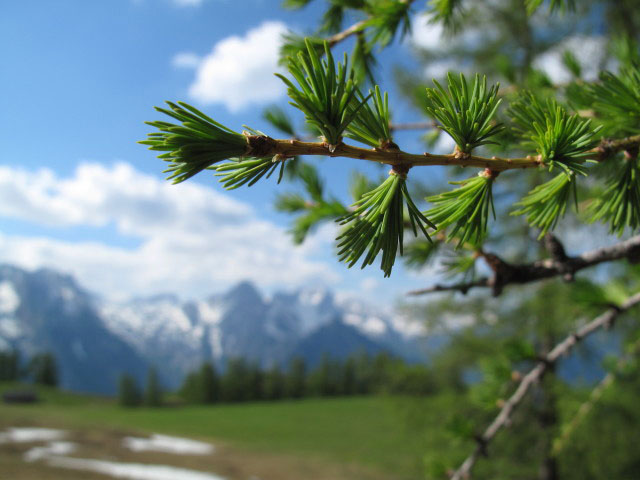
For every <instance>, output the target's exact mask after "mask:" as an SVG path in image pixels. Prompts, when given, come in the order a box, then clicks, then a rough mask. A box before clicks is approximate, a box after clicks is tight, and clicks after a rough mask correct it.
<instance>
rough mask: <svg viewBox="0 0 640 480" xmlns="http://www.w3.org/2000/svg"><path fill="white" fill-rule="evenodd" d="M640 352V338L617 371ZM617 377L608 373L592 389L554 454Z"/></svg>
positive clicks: (618, 363) (556, 443)
mask: <svg viewBox="0 0 640 480" xmlns="http://www.w3.org/2000/svg"><path fill="white" fill-rule="evenodd" d="M638 352H640V340H637V341H636V342H634V343H633V345H632V346H631V348H630V349H629V351H628V353H627V354H626V355H625V356H623V357H622V358H620V359H619V360H618V361H617V362H616V366H615V369H616V370H617V371H620V370H623V369H624V368H625V367H627V366H628V365H629V364H630V363H631V362H632V360H633V358H634V357H635V356H636V355H637V354H638ZM615 378H616V373H615V372H609V373H607V374H606V375H605V376H604V377H603V378H602V380H600V382H599V383H598V385H596V386H595V387H594V389H593V390H591V393H590V394H589V398H588V399H587V400H586V401H585V402H584V403H583V404H582V405H580V407H579V408H578V410H577V411H576V414H575V415H574V416H573V418H572V419H571V420H570V421H569V423H568V424H567V425H566V426H565V427H564V428H563V429H562V433H561V435H560V437H559V438H557V439H556V441H555V442H554V445H553V454H554V455H555V456H557V455H558V454H559V453H560V452H561V451H562V450H563V449H564V448H565V447H566V446H567V444H568V441H569V439H570V438H571V436H572V435H573V434H574V432H575V431H576V429H577V428H578V427H579V426H580V424H582V422H583V421H584V420H585V418H586V417H587V415H589V412H591V410H593V407H594V406H595V405H596V404H597V403H598V402H599V401H600V399H601V398H602V396H603V395H604V393H605V392H606V391H607V389H608V388H609V387H610V386H611V385H612V384H613V382H614V381H615Z"/></svg>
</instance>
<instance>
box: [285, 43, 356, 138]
mask: <svg viewBox="0 0 640 480" xmlns="http://www.w3.org/2000/svg"><path fill="white" fill-rule="evenodd" d="M305 44H306V53H305V52H303V51H300V52H298V55H297V56H296V57H289V60H288V65H287V67H288V69H289V72H290V73H291V75H292V76H293V77H294V79H295V80H296V82H297V83H298V85H299V87H300V88H297V87H296V86H295V85H294V84H293V82H291V80H289V79H288V78H286V77H284V76H283V75H281V74H276V75H277V76H278V77H279V78H280V79H282V81H283V82H284V83H285V84H286V85H287V87H288V94H289V96H290V97H291V99H292V100H293V102H291V105H293V106H294V107H296V108H298V109H299V110H301V111H302V112H303V113H304V114H305V118H306V120H307V122H308V123H311V124H312V125H314V126H315V127H316V128H317V129H318V130H319V131H320V132H321V134H322V136H323V137H324V138H325V141H326V142H327V143H328V144H329V145H330V146H331V147H330V148H335V146H337V145H338V144H340V143H341V142H342V134H343V132H344V130H345V129H346V128H347V126H348V125H349V123H351V120H352V119H353V117H355V115H356V114H357V113H358V110H359V108H358V107H357V106H356V108H350V107H351V106H352V102H353V99H354V97H355V96H356V91H357V89H356V85H355V83H354V81H353V72H352V71H350V70H349V69H348V61H347V56H346V55H345V59H344V65H343V64H341V63H338V65H337V68H336V65H335V62H334V60H333V55H332V54H331V49H330V48H329V45H328V44H327V43H325V44H324V53H325V56H326V60H321V59H320V56H319V55H318V52H317V50H316V49H315V48H314V45H313V43H312V42H311V41H309V40H306V41H305ZM365 100H366V99H365ZM363 102H364V100H363ZM363 102H361V104H362V103H363Z"/></svg>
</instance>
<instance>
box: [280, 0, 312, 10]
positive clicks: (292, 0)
mask: <svg viewBox="0 0 640 480" xmlns="http://www.w3.org/2000/svg"><path fill="white" fill-rule="evenodd" d="M311 2H312V0H283V2H282V6H283V7H284V8H291V9H294V10H295V9H298V8H303V7H306V6H307V5H308V4H310V3H311Z"/></svg>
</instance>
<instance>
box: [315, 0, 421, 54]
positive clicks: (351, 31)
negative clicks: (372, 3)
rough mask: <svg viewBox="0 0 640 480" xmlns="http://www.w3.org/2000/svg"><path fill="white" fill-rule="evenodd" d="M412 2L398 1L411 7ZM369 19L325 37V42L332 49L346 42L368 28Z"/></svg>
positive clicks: (412, 0)
mask: <svg viewBox="0 0 640 480" xmlns="http://www.w3.org/2000/svg"><path fill="white" fill-rule="evenodd" d="M414 1H415V0H400V3H408V4H409V5H411V4H412V3H413V2H414ZM370 19H371V17H369V18H365V19H364V20H360V21H359V22H356V23H354V24H353V25H351V26H350V27H347V28H346V29H344V30H343V31H341V32H338V33H335V34H333V35H331V36H330V37H327V38H326V39H325V40H326V42H327V43H328V44H329V47H331V48H333V47H334V46H336V45H337V44H338V43H340V42H342V41H343V40H346V39H347V38H349V37H351V36H353V35H357V34H358V33H360V32H361V31H363V30H365V29H366V28H367V26H368V25H367V24H368V23H369V21H370Z"/></svg>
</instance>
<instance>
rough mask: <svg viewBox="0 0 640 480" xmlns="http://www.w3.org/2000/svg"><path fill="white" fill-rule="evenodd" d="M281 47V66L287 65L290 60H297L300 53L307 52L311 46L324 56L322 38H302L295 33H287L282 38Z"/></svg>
mask: <svg viewBox="0 0 640 480" xmlns="http://www.w3.org/2000/svg"><path fill="white" fill-rule="evenodd" d="M282 40H283V42H282V46H281V47H280V62H279V63H280V64H281V65H285V66H286V65H287V64H288V63H289V61H290V58H295V57H296V56H297V55H298V54H299V53H300V52H303V53H304V52H305V51H306V50H307V46H308V45H309V44H310V45H312V46H313V49H314V50H315V51H316V53H317V54H318V55H320V56H322V55H323V54H324V40H323V39H322V38H320V37H310V36H307V37H302V36H300V35H296V34H295V33H293V32H287V33H285V34H284V35H283V36H282Z"/></svg>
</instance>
